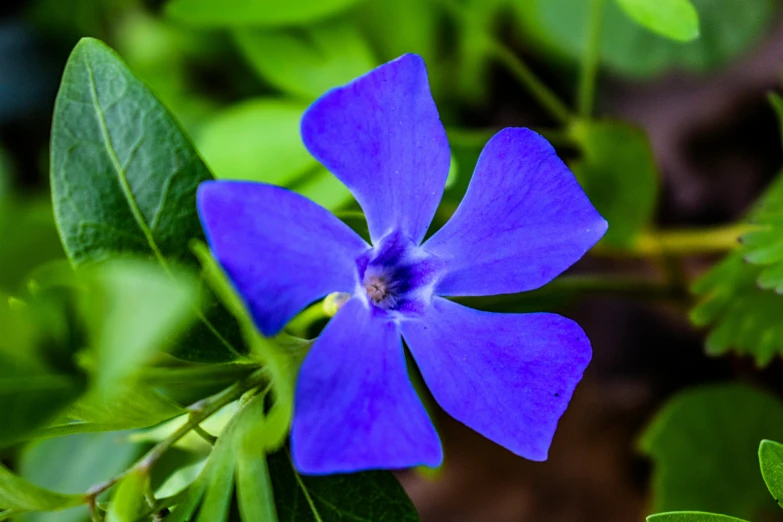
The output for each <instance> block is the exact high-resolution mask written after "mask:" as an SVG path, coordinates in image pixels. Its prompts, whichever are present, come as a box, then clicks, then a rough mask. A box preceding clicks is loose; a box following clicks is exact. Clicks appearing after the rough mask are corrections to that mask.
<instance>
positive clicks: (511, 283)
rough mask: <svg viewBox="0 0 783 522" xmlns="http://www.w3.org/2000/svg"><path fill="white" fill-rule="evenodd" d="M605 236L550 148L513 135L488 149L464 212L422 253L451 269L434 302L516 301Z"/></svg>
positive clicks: (496, 139) (527, 134)
mask: <svg viewBox="0 0 783 522" xmlns="http://www.w3.org/2000/svg"><path fill="white" fill-rule="evenodd" d="M606 228H607V223H606V221H605V220H604V219H603V218H602V217H601V216H600V214H598V212H597V211H596V210H595V208H594V207H593V205H592V204H591V203H590V201H589V200H588V199H587V196H586V195H585V193H584V191H583V190H582V188H581V187H580V186H579V184H578V183H577V181H576V179H575V178H574V176H573V174H572V173H571V171H569V170H568V167H566V166H565V164H564V163H563V162H562V161H560V159H559V158H558V157H557V155H556V154H555V151H554V149H553V148H552V146H551V145H550V144H549V143H548V142H547V141H546V140H545V139H544V138H542V137H541V136H539V135H538V134H536V133H535V132H533V131H531V130H529V129H521V128H509V129H504V130H502V131H500V132H498V133H497V134H496V135H495V136H493V137H492V139H491V140H490V141H489V142H488V143H487V145H486V147H484V150H483V151H482V152H481V156H480V157H479V160H478V163H477V164H476V170H475V172H474V174H473V178H472V179H471V181H470V185H469V186H468V191H467V193H466V194H465V197H464V199H463V200H462V203H461V204H460V206H459V208H458V209H457V211H456V212H455V213H454V215H453V216H452V218H451V219H450V220H449V222H448V223H446V224H445V225H444V226H443V228H441V229H440V230H439V231H438V232H436V233H435V235H433V236H432V237H431V238H430V239H429V240H427V242H426V243H425V244H424V245H423V247H424V249H425V250H427V251H428V252H431V253H433V254H435V255H436V256H438V257H440V258H441V259H442V260H443V261H444V262H445V263H446V272H447V273H446V275H444V277H443V278H442V279H441V281H440V282H439V283H438V286H437V287H436V289H435V293H436V294H438V295H462V296H467V295H495V294H510V293H515V292H523V291H526V290H533V289H535V288H538V287H540V286H542V285H544V284H546V283H548V282H549V281H551V280H552V279H553V278H554V277H555V276H557V275H558V274H560V273H561V272H562V271H563V270H565V269H566V268H568V267H569V266H571V265H572V264H573V263H575V262H576V261H577V260H578V259H579V258H580V257H582V256H583V255H584V254H585V252H587V251H588V250H589V249H590V248H591V247H592V246H593V245H594V244H595V243H596V242H597V241H598V240H599V239H600V238H601V236H603V235H604V233H605V232H606Z"/></svg>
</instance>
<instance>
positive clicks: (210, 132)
mask: <svg viewBox="0 0 783 522" xmlns="http://www.w3.org/2000/svg"><path fill="white" fill-rule="evenodd" d="M305 109H307V104H306V103H301V102H294V101H282V100H276V99H269V98H261V99H255V100H249V101H245V102H242V103H241V104H239V105H236V106H234V107H231V108H229V109H226V110H225V111H223V112H221V113H218V114H217V115H216V116H215V117H214V118H212V119H211V120H210V121H208V122H206V123H205V124H204V126H203V127H202V130H201V133H200V135H199V139H198V148H199V151H200V152H201V154H202V156H203V157H204V159H205V161H206V162H207V164H209V166H210V168H211V169H212V171H213V172H215V175H216V176H217V177H218V178H220V179H241V180H250V181H261V182H264V183H273V184H275V185H281V186H285V187H288V188H291V189H292V190H295V191H296V192H299V193H300V194H303V195H305V196H307V197H309V198H311V199H313V200H314V201H315V202H317V203H319V204H321V205H323V206H325V207H327V208H331V209H335V208H339V207H341V206H344V205H345V204H346V203H348V202H350V201H351V200H352V196H351V193H350V192H349V191H348V189H347V188H345V186H344V185H343V184H342V183H341V182H340V181H339V180H338V179H337V178H335V177H334V176H333V175H332V174H331V173H330V172H329V171H327V170H326V169H325V168H324V167H322V166H321V165H320V164H319V163H318V162H317V161H316V160H315V158H313V157H312V156H311V155H310V153H309V152H307V149H305V146H304V144H303V143H302V138H301V136H300V133H299V122H300V120H301V119H302V113H303V112H304V111H305Z"/></svg>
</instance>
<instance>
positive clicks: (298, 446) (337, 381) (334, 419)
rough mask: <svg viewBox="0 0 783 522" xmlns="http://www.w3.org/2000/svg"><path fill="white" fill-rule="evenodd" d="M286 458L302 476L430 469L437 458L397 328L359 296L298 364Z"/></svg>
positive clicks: (432, 431)
mask: <svg viewBox="0 0 783 522" xmlns="http://www.w3.org/2000/svg"><path fill="white" fill-rule="evenodd" d="M291 453H292V455H293V459H294V464H295V465H296V468H297V469H298V470H299V471H300V472H302V473H307V474H326V473H340V472H352V471H359V470H366V469H394V468H406V467H411V466H416V465H419V464H426V465H430V466H435V465H438V464H439V463H440V462H441V460H442V458H443V457H442V450H441V446H440V440H439V439H438V435H437V433H436V432H435V428H434V427H433V426H432V423H431V422H430V419H429V417H428V416H427V412H426V411H425V410H424V407H423V406H422V404H421V401H420V399H419V397H418V396H417V395H416V392H415V391H414V390H413V387H412V386H411V383H410V381H409V380H408V374H407V369H406V366H405V356H404V354H403V350H402V340H401V339H400V334H399V332H398V329H397V326H396V325H395V324H394V323H393V322H391V321H390V320H389V319H388V316H386V315H385V314H378V313H373V309H371V308H369V307H368V305H367V304H366V303H364V302H362V301H361V300H360V299H358V298H354V299H351V300H349V301H348V302H346V303H345V304H344V305H343V307H342V308H340V310H339V311H338V312H337V314H336V315H335V316H334V317H333V318H332V320H331V321H330V322H329V324H327V325H326V328H325V329H324V331H323V332H322V333H321V336H320V337H319V338H318V340H317V341H316V342H315V344H314V345H313V347H312V349H311V350H310V353H309V354H308V355H307V358H306V359H305V361H304V363H303V364H302V368H301V370H300V373H299V379H298V381H297V388H296V400H295V406H294V420H293V426H292V430H291Z"/></svg>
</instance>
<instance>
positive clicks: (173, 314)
mask: <svg viewBox="0 0 783 522" xmlns="http://www.w3.org/2000/svg"><path fill="white" fill-rule="evenodd" d="M82 278H83V279H86V280H87V282H88V283H87V284H88V287H89V290H88V292H87V293H86V295H85V297H84V299H83V309H84V310H83V313H84V315H85V317H86V321H87V329H88V333H89V335H88V337H89V343H90V346H91V349H92V350H93V353H94V354H95V364H96V368H95V372H94V374H95V377H94V386H95V388H96V391H97V392H98V393H101V394H103V395H108V392H109V391H110V390H112V389H116V387H117V384H118V383H120V382H122V381H124V380H126V379H128V378H130V377H132V376H133V375H134V373H135V372H136V371H137V370H138V369H139V368H140V367H141V366H142V365H143V364H144V363H146V362H147V361H148V360H149V359H150V358H151V357H152V356H153V355H155V353H156V352H158V351H161V350H163V349H165V348H168V347H169V346H171V345H172V344H173V342H174V341H175V340H177V339H178V338H179V337H180V336H181V335H182V334H183V333H184V332H185V331H186V330H187V328H188V327H189V326H190V324H191V323H192V322H193V321H194V320H195V319H196V315H195V312H196V308H195V307H194V303H197V302H198V290H197V286H196V280H195V278H193V277H190V276H189V275H187V274H178V275H177V276H176V277H172V276H171V274H170V273H167V272H166V271H164V269H163V268H162V267H161V266H160V265H159V264H157V263H155V262H152V261H137V260H130V259H122V260H111V261H108V262H106V263H103V264H101V265H98V266H95V267H91V268H90V269H89V270H88V271H87V272H86V273H85V274H82ZM107 399H108V397H107Z"/></svg>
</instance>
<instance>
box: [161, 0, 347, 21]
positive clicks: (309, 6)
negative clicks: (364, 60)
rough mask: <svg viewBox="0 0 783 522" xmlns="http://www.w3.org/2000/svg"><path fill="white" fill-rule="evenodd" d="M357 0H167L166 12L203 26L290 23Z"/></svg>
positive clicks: (345, 6) (326, 12)
mask: <svg viewBox="0 0 783 522" xmlns="http://www.w3.org/2000/svg"><path fill="white" fill-rule="evenodd" d="M357 1H358V0H296V1H295V2H280V1H278V0H170V1H169V3H168V4H167V5H166V14H168V15H169V16H171V17H172V18H174V19H176V20H179V21H182V22H185V23H188V24H192V25H197V26H203V27H248V26H275V25H293V24H301V23H304V22H310V21H313V20H317V19H320V18H324V17H326V16H329V15H331V14H335V13H337V12H339V11H341V10H344V9H346V8H347V7H349V6H351V5H353V4H355V3H357Z"/></svg>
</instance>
